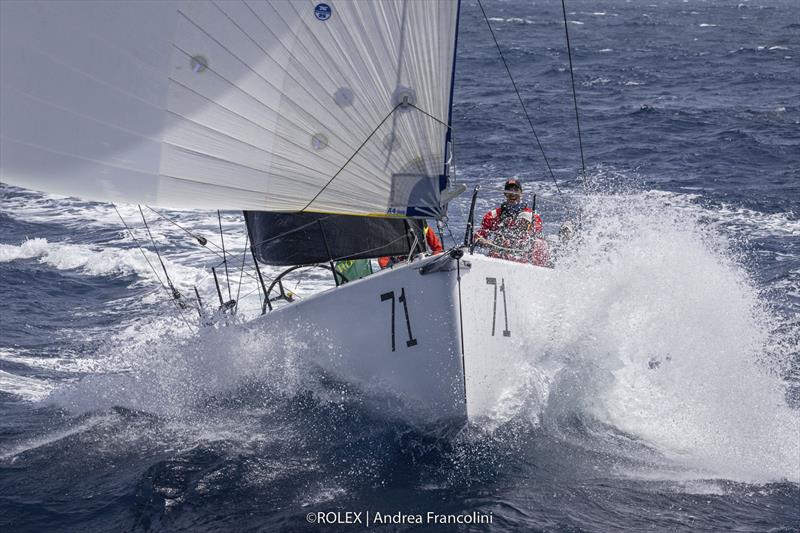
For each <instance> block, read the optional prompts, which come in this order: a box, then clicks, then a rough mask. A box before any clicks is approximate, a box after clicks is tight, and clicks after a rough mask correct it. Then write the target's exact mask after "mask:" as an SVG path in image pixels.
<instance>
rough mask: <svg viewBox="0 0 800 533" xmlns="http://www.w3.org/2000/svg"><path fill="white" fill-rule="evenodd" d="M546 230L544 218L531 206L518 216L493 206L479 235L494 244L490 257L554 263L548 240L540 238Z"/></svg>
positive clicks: (543, 263) (542, 263) (535, 263)
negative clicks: (551, 258) (543, 228)
mask: <svg viewBox="0 0 800 533" xmlns="http://www.w3.org/2000/svg"><path fill="white" fill-rule="evenodd" d="M541 232H542V217H540V216H539V215H538V214H537V213H534V212H533V210H532V209H531V208H530V207H523V208H522V209H521V210H520V211H519V213H518V214H517V215H516V216H513V215H511V214H510V213H506V214H505V216H504V214H503V208H502V206H501V207H498V208H497V209H492V210H491V211H489V212H488V213H486V214H485V215H484V216H483V221H482V222H481V228H480V229H479V230H478V231H476V232H475V235H476V236H477V237H481V238H483V239H486V240H488V241H490V242H491V243H492V245H491V246H490V249H489V252H488V253H489V256H490V257H500V258H502V259H508V260H511V261H519V262H522V263H532V264H534V265H538V266H546V265H547V264H548V263H549V262H550V251H549V249H548V246H547V241H545V240H544V239H543V238H541V237H539V235H540V234H541Z"/></svg>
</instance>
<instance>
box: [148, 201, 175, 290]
mask: <svg viewBox="0 0 800 533" xmlns="http://www.w3.org/2000/svg"><path fill="white" fill-rule="evenodd" d="M139 213H141V215H142V222H144V227H145V229H146V230H147V235H149V236H150V242H151V243H152V244H153V249H154V250H155V251H156V256H157V257H158V262H159V263H161V268H162V269H163V270H164V276H166V278H167V285H169V288H170V290H171V291H172V298H174V299H175V301H178V300H179V299H180V298H181V293H180V292H178V289H176V288H175V285H174V284H173V283H172V280H171V279H170V277H169V273H168V272H167V266H166V265H165V264H164V261H163V260H162V259H161V252H159V251H158V246H156V241H155V239H154V238H153V234H152V233H150V226H148V225H147V219H146V218H145V217H144V211H142V206H141V205H140V206H139Z"/></svg>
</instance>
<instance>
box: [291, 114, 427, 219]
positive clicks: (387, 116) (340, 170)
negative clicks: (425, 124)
mask: <svg viewBox="0 0 800 533" xmlns="http://www.w3.org/2000/svg"><path fill="white" fill-rule="evenodd" d="M402 105H411V106H414V104H412V103H410V102H408V101H407V100H406V101H403V102H399V103H398V104H397V105H396V106H394V107H393V108H392V110H391V111H389V114H388V115H386V116H385V117H383V120H381V122H380V124H378V125H377V126H375V129H374V130H372V132H371V133H370V134H369V135H367V138H366V139H364V142H362V143H361V146H359V147H358V148H356V151H355V152H353V155H351V156H350V157H349V158H348V159H347V161H345V162H344V165H342V166H341V168H340V169H339V170H337V171H336V174H334V175H333V177H332V178H331V179H329V180H328V183H326V184H325V186H324V187H322V188H321V189H320V190H319V192H318V193H317V194H315V195H314V197H313V198H312V199H311V201H310V202H308V203H307V204H306V206H305V207H304V208H303V209H301V210H300V212H301V213H303V212H305V210H306V209H308V207H309V206H310V205H311V204H313V203H314V201H315V200H316V199H317V198H319V195H320V194H322V193H323V192H325V189H327V188H328V186H329V185H330V184H331V183H333V180H335V179H336V176H338V175H339V174H341V172H342V171H343V170H344V169H345V167H346V166H347V165H349V164H350V161H352V160H353V158H354V157H355V156H356V155H358V152H360V151H361V149H362V148H364V146H365V145H366V144H367V143H368V142H369V140H370V139H372V136H373V135H375V133H377V131H378V130H379V129H381V126H383V124H384V122H386V121H387V120H389V117H391V116H392V115H393V114H394V112H395V111H397V109H398V108H400V106H402ZM414 107H416V106H414Z"/></svg>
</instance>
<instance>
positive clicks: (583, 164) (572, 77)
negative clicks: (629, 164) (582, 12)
mask: <svg viewBox="0 0 800 533" xmlns="http://www.w3.org/2000/svg"><path fill="white" fill-rule="evenodd" d="M478 2H480V0H478ZM561 11H562V12H563V13H564V34H565V35H566V36H567V57H569V77H570V80H571V81H572V102H573V104H575V124H576V125H577V126H578V147H579V148H580V151H581V177H582V178H583V179H582V182H583V191H584V192H586V161H585V159H584V157H583V139H582V137H581V119H580V118H579V115H578V96H577V94H576V93H575V73H574V72H573V68H572V46H570V44H569V28H568V24H567V6H566V4H565V3H564V0H561Z"/></svg>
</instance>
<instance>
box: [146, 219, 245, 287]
mask: <svg viewBox="0 0 800 533" xmlns="http://www.w3.org/2000/svg"><path fill="white" fill-rule="evenodd" d="M145 207H146V208H147V209H149V210H150V211H152V212H153V213H155V214H156V215H158V216H159V217H160V218H163V219H164V220H166V221H167V222H169V223H171V224H173V225H174V226H176V227H178V228H179V229H180V230H181V231H183V232H184V233H186V234H187V235H189V236H190V237H192V238H194V239H196V240H197V242H198V243H200V245H201V246H203V247H204V248H205V249H206V250H208V251H209V252H210V253H212V254H214V255H216V256H217V257H218V258H219V259H220V262H219V264H220V265H221V264H222V259H224V257H223V256H222V255H221V254H220V253H218V252H215V251H214V250H212V249H210V248H209V247H208V246H206V244H210V245H212V246H214V247H215V248H216V249H218V250H220V251H221V250H222V248H220V246H219V245H218V244H217V243H215V242H213V241H209V240H208V239H206V238H205V237H203V236H202V235H198V234H196V233H192V232H191V231H189V230H188V229H186V228H184V227H183V226H181V225H180V224H178V223H177V222H175V220H174V219H171V218H169V217H168V216H166V215H165V214H163V213H160V212H159V211H156V210H155V209H153V208H152V207H150V206H149V205H146V206H145ZM227 255H231V256H232V255H233V254H231V253H228V254H227ZM245 276H247V277H248V278H250V279H252V280H253V281H255V282H256V283H258V278H256V277H255V276H254V275H253V274H251V273H250V272H245Z"/></svg>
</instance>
